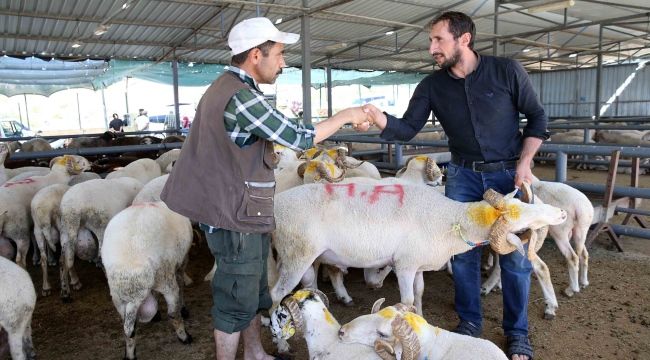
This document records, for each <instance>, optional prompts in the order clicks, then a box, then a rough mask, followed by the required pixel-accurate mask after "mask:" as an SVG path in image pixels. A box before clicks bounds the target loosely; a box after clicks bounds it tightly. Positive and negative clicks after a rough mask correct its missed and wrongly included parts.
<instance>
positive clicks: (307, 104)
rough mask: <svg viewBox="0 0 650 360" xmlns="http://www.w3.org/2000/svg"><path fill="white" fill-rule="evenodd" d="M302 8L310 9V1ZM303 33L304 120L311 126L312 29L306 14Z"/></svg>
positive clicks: (304, 0)
mask: <svg viewBox="0 0 650 360" xmlns="http://www.w3.org/2000/svg"><path fill="white" fill-rule="evenodd" d="M302 6H303V7H308V6H309V0H302ZM300 25H301V32H302V42H301V50H302V119H303V121H304V122H305V124H311V48H310V46H311V29H310V28H311V27H310V26H309V15H308V14H304V15H303V17H302V19H301V20H300Z"/></svg>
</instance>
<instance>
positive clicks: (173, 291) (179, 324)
mask: <svg viewBox="0 0 650 360" xmlns="http://www.w3.org/2000/svg"><path fill="white" fill-rule="evenodd" d="M179 277H180V279H181V280H182V274H179V275H177V276H176V278H179ZM162 294H163V296H164V297H165V301H166V302H167V316H168V317H169V320H171V323H172V326H173V327H174V332H175V333H176V337H177V338H178V340H179V341H180V342H181V343H183V344H185V345H189V344H191V343H192V336H190V334H188V333H187V331H185V322H184V321H183V317H182V316H181V307H182V305H183V304H182V298H181V290H180V287H179V286H178V280H172V282H171V283H170V284H169V285H168V286H167V288H166V289H164V291H163V292H162Z"/></svg>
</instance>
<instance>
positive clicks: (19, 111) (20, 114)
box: [16, 103, 23, 124]
mask: <svg viewBox="0 0 650 360" xmlns="http://www.w3.org/2000/svg"><path fill="white" fill-rule="evenodd" d="M16 105H18V117H20V123H21V124H22V123H23V109H21V108H20V103H16Z"/></svg>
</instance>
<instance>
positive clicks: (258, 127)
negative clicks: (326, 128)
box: [224, 67, 316, 150]
mask: <svg viewBox="0 0 650 360" xmlns="http://www.w3.org/2000/svg"><path fill="white" fill-rule="evenodd" d="M229 69H230V70H229V71H232V72H233V73H234V74H236V75H237V76H238V77H239V78H240V79H241V80H242V81H244V82H245V83H247V84H248V85H249V86H250V87H251V88H250V89H243V90H240V91H238V92H237V93H236V94H235V95H234V96H233V97H232V99H231V100H230V102H228V104H227V105H226V110H225V111H224V123H225V127H226V133H227V134H228V136H229V137H230V138H231V139H232V140H233V141H234V142H235V144H237V145H239V146H240V147H243V146H246V145H250V144H252V143H254V142H255V141H257V140H258V139H259V138H262V139H267V140H270V141H273V142H275V143H278V144H280V145H283V146H286V147H288V148H291V149H294V150H304V149H309V148H310V147H312V146H313V145H314V136H315V135H316V132H315V131H314V127H313V126H312V125H301V124H299V123H298V122H296V121H293V120H291V119H289V118H287V117H286V116H284V115H283V114H282V113H281V112H279V111H278V110H276V109H275V108H274V107H273V106H271V105H270V104H269V103H268V102H267V101H266V98H264V94H263V93H262V92H261V91H260V90H259V89H258V88H257V84H256V83H255V80H253V78H252V77H250V76H249V75H248V74H246V72H245V71H243V70H241V69H239V68H236V67H230V68H229Z"/></svg>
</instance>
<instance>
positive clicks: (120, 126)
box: [108, 114, 124, 132]
mask: <svg viewBox="0 0 650 360" xmlns="http://www.w3.org/2000/svg"><path fill="white" fill-rule="evenodd" d="M108 130H110V131H113V132H124V121H122V119H120V117H119V116H118V115H117V114H113V120H111V122H110V123H108Z"/></svg>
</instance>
